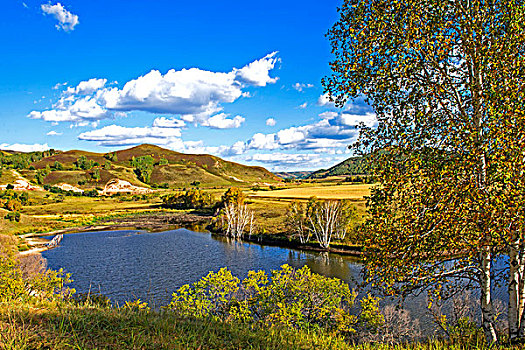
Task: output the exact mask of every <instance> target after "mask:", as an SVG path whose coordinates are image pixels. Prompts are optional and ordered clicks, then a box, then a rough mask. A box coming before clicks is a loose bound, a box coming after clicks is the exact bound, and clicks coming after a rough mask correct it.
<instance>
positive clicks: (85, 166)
mask: <svg viewBox="0 0 525 350" xmlns="http://www.w3.org/2000/svg"><path fill="white" fill-rule="evenodd" d="M75 164H76V166H77V167H78V168H79V169H82V170H89V169H91V168H93V161H92V160H90V159H87V157H86V156H80V157H78V159H77V161H76V162H75Z"/></svg>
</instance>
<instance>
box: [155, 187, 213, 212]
mask: <svg viewBox="0 0 525 350" xmlns="http://www.w3.org/2000/svg"><path fill="white" fill-rule="evenodd" d="M162 201H163V205H164V206H165V207H168V208H175V209H203V208H207V207H211V206H212V204H213V199H212V197H211V195H210V194H209V193H208V192H204V191H202V190H199V189H193V188H192V189H189V190H186V191H182V192H177V193H175V194H171V195H167V196H164V197H163V198H162Z"/></svg>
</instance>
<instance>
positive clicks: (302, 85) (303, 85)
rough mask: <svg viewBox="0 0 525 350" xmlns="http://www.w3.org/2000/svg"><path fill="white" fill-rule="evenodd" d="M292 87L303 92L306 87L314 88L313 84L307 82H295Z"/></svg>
mask: <svg viewBox="0 0 525 350" xmlns="http://www.w3.org/2000/svg"><path fill="white" fill-rule="evenodd" d="M292 87H293V88H294V89H295V90H297V91H299V92H302V91H303V90H304V89H309V88H313V87H314V86H313V84H305V83H295V84H293V85H292Z"/></svg>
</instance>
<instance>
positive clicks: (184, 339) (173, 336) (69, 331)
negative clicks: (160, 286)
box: [0, 302, 486, 350]
mask: <svg viewBox="0 0 525 350" xmlns="http://www.w3.org/2000/svg"><path fill="white" fill-rule="evenodd" d="M0 348H1V349H13V350H14V349H283V350H286V349H361V350H367V349H378V350H381V349H398V350H404V349H414V350H427V349H428V350H434V349H435V350H438V349H451V350H456V349H457V350H460V349H476V348H479V349H484V348H486V347H484V346H480V347H476V346H473V345H472V344H470V345H461V344H447V343H443V342H438V341H431V342H429V343H425V344H419V343H416V344H408V345H388V344H361V345H356V346H353V345H350V344H348V343H346V342H345V341H344V340H343V339H342V338H340V337H334V336H330V335H327V334H320V333H318V332H306V331H295V330H291V329H287V330H284V329H280V328H276V327H269V328H253V327H250V326H248V325H243V324H228V323H223V322H215V321H211V320H196V319H183V318H179V317H177V316H176V315H174V314H173V313H170V312H160V313H159V312H154V311H146V310H137V309H127V308H110V307H101V306H97V305H92V304H88V303H86V304H81V305H77V304H74V303H71V302H52V303H49V302H48V303H45V304H34V303H31V304H30V303H22V302H10V303H2V304H0Z"/></svg>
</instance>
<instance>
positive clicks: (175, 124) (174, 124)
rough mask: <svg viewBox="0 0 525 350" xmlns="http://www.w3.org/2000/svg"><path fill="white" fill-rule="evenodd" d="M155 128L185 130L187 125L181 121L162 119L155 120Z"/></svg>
mask: <svg viewBox="0 0 525 350" xmlns="http://www.w3.org/2000/svg"><path fill="white" fill-rule="evenodd" d="M153 126H155V127H158V128H183V127H185V126H186V123H185V122H184V120H180V119H175V118H170V119H168V118H165V117H160V118H155V120H154V121H153Z"/></svg>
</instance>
